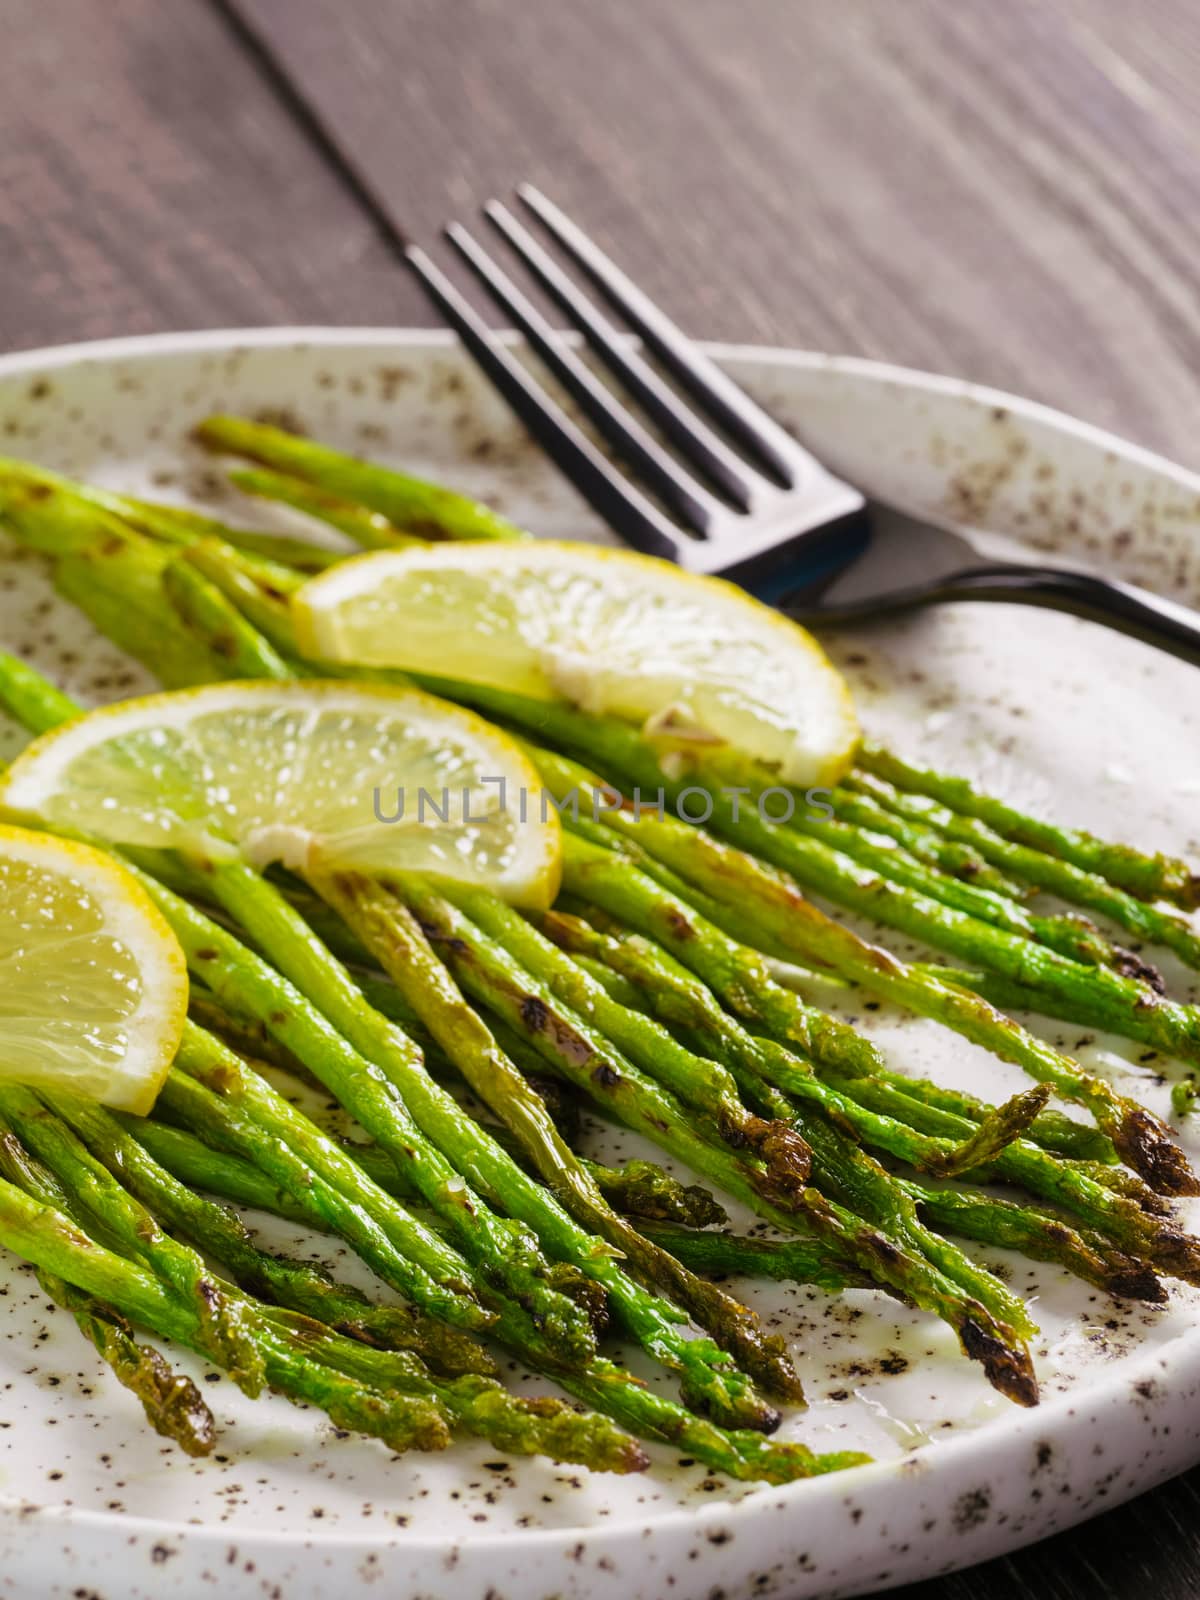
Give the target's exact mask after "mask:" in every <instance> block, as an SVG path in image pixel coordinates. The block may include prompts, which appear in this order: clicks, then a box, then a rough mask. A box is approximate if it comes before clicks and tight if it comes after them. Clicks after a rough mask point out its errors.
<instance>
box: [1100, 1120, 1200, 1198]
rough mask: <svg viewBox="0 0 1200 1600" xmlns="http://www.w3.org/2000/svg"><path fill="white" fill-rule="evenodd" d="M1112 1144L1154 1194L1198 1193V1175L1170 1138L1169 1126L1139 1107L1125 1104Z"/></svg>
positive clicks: (1199, 1182) (1199, 1189) (1199, 1185)
mask: <svg viewBox="0 0 1200 1600" xmlns="http://www.w3.org/2000/svg"><path fill="white" fill-rule="evenodd" d="M1113 1143H1114V1144H1115V1145H1116V1147H1117V1151H1118V1153H1119V1154H1120V1156H1121V1159H1122V1160H1123V1161H1125V1162H1126V1163H1127V1164H1128V1165H1129V1166H1131V1167H1132V1168H1133V1170H1134V1171H1135V1172H1136V1173H1138V1174H1139V1176H1140V1177H1142V1178H1144V1179H1145V1180H1146V1182H1147V1183H1148V1184H1149V1185H1150V1187H1151V1188H1152V1189H1153V1190H1154V1191H1155V1192H1156V1193H1157V1194H1169V1195H1194V1194H1200V1178H1197V1176H1196V1174H1195V1173H1194V1172H1193V1171H1192V1168H1191V1166H1190V1164H1189V1162H1188V1159H1187V1157H1186V1156H1185V1155H1184V1153H1183V1151H1182V1150H1181V1149H1180V1148H1179V1146H1178V1145H1177V1144H1176V1143H1175V1141H1174V1139H1173V1138H1172V1137H1171V1132H1170V1129H1169V1128H1168V1127H1167V1126H1166V1125H1165V1124H1164V1123H1163V1122H1160V1121H1159V1119H1158V1118H1157V1117H1156V1116H1155V1115H1154V1113H1153V1112H1151V1111H1147V1110H1146V1109H1145V1108H1144V1107H1143V1106H1139V1105H1134V1104H1133V1103H1127V1105H1126V1107H1125V1115H1124V1116H1123V1118H1122V1120H1121V1124H1120V1127H1119V1128H1118V1129H1117V1130H1116V1132H1115V1133H1114V1134H1113Z"/></svg>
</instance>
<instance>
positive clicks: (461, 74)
mask: <svg viewBox="0 0 1200 1600" xmlns="http://www.w3.org/2000/svg"><path fill="white" fill-rule="evenodd" d="M3 17H4V23H5V40H4V46H3V48H2V49H0V349H5V348H7V349H15V348H20V347H22V346H32V345H39V344H51V343H59V342H61V341H65V340H72V339H88V338H96V337H103V336H108V335H114V334H127V333H141V332H149V331H152V330H155V329H173V328H196V327H221V326H238V325H246V324H251V323H273V322H274V323H278V322H301V323H302V322H331V323H344V324H355V323H356V324H370V323H376V324H379V323H392V324H396V323H400V324H403V323H427V322H428V321H429V320H430V314H429V312H428V310H427V308H426V305H425V303H424V301H423V300H422V298H421V296H420V294H419V293H418V292H417V290H416V289H415V287H414V285H413V284H412V283H411V282H410V281H409V280H408V278H407V277H406V275H405V274H404V272H403V271H401V270H399V269H398V267H397V265H396V260H395V246H396V242H397V239H398V238H399V237H401V236H402V235H413V236H416V237H419V238H422V239H429V238H431V237H432V236H433V235H434V233H435V230H436V228H437V226H438V224H439V223H440V222H441V221H442V220H443V219H445V218H446V217H447V216H449V215H451V214H457V215H460V216H467V215H469V214H470V213H471V211H472V208H473V207H474V206H475V205H476V204H477V203H478V202H479V201H481V200H483V199H485V198H486V197H487V196H489V195H490V194H492V193H497V192H503V191H505V190H506V189H508V188H509V187H510V186H511V185H512V183H513V182H514V181H515V180H516V179H518V178H521V177H524V178H530V179H533V180H534V181H536V182H539V183H541V184H542V185H543V186H544V187H546V188H547V189H548V190H549V191H550V192H551V193H552V194H553V195H555V196H556V197H558V198H559V199H561V200H562V201H563V203H564V204H565V205H566V206H567V207H568V208H569V209H571V210H573V211H575V212H576V213H578V214H579V215H580V216H581V217H582V218H583V219H584V220H585V221H586V223H587V225H588V226H589V228H591V229H592V230H593V231H594V232H595V233H596V234H597V235H598V236H599V237H600V239H601V240H602V241H604V242H605V243H607V244H609V245H610V246H611V247H612V248H613V250H614V253H615V254H617V255H618V257H619V258H620V259H621V260H622V261H623V262H624V263H625V264H626V265H627V266H629V267H630V268H631V269H632V271H633V272H634V274H635V275H636V276H637V277H639V278H640V279H641V280H642V281H643V282H644V284H645V285H646V286H647V287H648V288H649V289H650V290H651V292H652V293H654V294H655V295H657V296H659V297H660V298H661V299H662V300H663V301H664V302H665V303H666V304H667V305H668V306H669V307H671V308H672V310H673V311H674V312H676V313H677V315H678V316H679V318H680V319H681V321H683V323H684V324H685V326H687V327H689V328H690V329H692V330H693V331H695V332H696V333H700V334H708V335H711V336H715V337H724V338H729V339H739V340H759V341H763V342H780V343H784V344H792V345H803V346H811V347H812V348H815V349H822V350H835V351H842V352H849V353H855V354H860V355H867V356H880V357H886V358H888V359H889V360H894V361H899V362H904V363H908V364H910V365H913V366H918V367H926V368H932V369H934V370H937V371H941V372H948V373H955V374H960V375H962V376H964V377H968V378H973V379H977V380H980V381H982V382H985V383H992V384H997V385H999V386H1001V387H1006V388H1011V389H1015V390H1017V391H1019V392H1020V393H1022V394H1026V395H1030V396H1034V397H1036V398H1037V399H1040V400H1044V401H1047V402H1049V403H1050V404H1052V405H1056V406H1061V407H1063V408H1065V409H1066V410H1068V411H1071V412H1074V413H1075V414H1077V415H1079V416H1081V417H1085V418H1088V419H1089V420H1091V421H1093V422H1097V423H1101V424H1104V425H1106V426H1109V427H1112V428H1114V429H1116V430H1118V431H1119V432H1121V433H1123V434H1126V435H1128V436H1129V437H1131V438H1134V439H1137V440H1139V441H1140V442H1141V443H1143V444H1146V445H1149V446H1151V447H1153V448H1156V449H1160V450H1163V451H1165V452H1167V453H1168V454H1170V455H1173V456H1174V457H1176V458H1177V459H1178V460H1180V461H1183V462H1185V463H1187V464H1189V465H1191V466H1193V467H1200V406H1198V405H1197V384H1196V373H1197V370H1198V369H1200V72H1198V71H1197V67H1198V66H1200V13H1198V12H1196V11H1195V9H1194V8H1192V7H1191V6H1189V4H1188V0H1150V3H1144V4H1143V5H1141V6H1137V7H1130V6H1128V5H1125V4H1123V3H1122V0H1052V3H1049V0H903V3H902V4H899V3H896V0H607V3H602V4H597V3H596V0H5V4H4V7H3ZM1198 1511H1200V1472H1198V1473H1193V1474H1191V1475H1190V1476H1188V1477H1185V1478H1182V1479H1179V1480H1177V1481H1176V1482H1175V1483H1173V1484H1171V1485H1170V1486H1169V1487H1167V1488H1164V1489H1160V1490H1158V1491H1157V1492H1155V1493H1153V1494H1150V1495H1147V1496H1145V1497H1144V1498H1143V1499H1141V1500H1139V1501H1137V1502H1135V1503H1134V1504H1133V1505H1131V1506H1127V1507H1125V1508H1123V1509H1121V1510H1118V1511H1115V1512H1112V1513H1110V1514H1109V1515H1108V1516H1106V1517H1104V1518H1101V1519H1099V1520H1097V1521H1095V1522H1092V1523H1089V1524H1088V1525H1087V1526H1086V1527H1084V1528H1082V1529H1080V1530H1078V1531H1076V1532H1073V1533H1067V1534H1063V1535H1061V1536H1059V1537H1057V1538H1055V1539H1052V1540H1050V1541H1049V1542H1048V1543H1046V1544H1044V1545H1041V1546H1039V1547H1037V1548H1036V1549H1034V1550H1032V1551H1028V1552H1026V1553H1024V1554H1022V1555H1018V1556H1016V1557H1014V1558H1012V1559H1010V1560H1003V1561H997V1562H993V1563H991V1564H990V1565H989V1566H987V1567H983V1568H977V1569H975V1570H974V1571H971V1572H968V1573H963V1574H960V1575H957V1576H953V1577H949V1578H946V1579H943V1580H941V1581H939V1582H937V1583H930V1584H924V1585H919V1586H917V1587H916V1588H913V1589H910V1590H907V1591H905V1593H906V1594H907V1595H908V1596H910V1597H911V1600H917V1597H919V1600H952V1597H953V1600H965V1597H967V1596H970V1597H972V1600H976V1597H978V1600H984V1597H992V1596H995V1597H997V1600H999V1597H1000V1596H1006V1597H1011V1596H1012V1595H1014V1594H1028V1595H1031V1596H1034V1595H1036V1596H1038V1597H1039V1600H1055V1597H1067V1596H1070V1597H1074V1596H1080V1597H1081V1600H1082V1597H1083V1596H1085V1595H1086V1596H1087V1597H1088V1600H1095V1597H1097V1596H1115V1597H1122V1600H1125V1597H1133V1596H1136V1595H1141V1594H1142V1593H1151V1594H1153V1596H1154V1600H1176V1597H1178V1600H1185V1597H1186V1600H1190V1597H1191V1596H1193V1595H1195V1594H1196V1593H1197V1591H1198V1590H1200V1533H1198V1532H1197V1528H1198V1517H1197V1513H1198Z"/></svg>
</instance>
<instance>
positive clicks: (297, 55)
mask: <svg viewBox="0 0 1200 1600" xmlns="http://www.w3.org/2000/svg"><path fill="white" fill-rule="evenodd" d="M235 3H236V4H237V6H238V7H239V8H240V10H241V12H242V13H243V14H244V15H245V16H246V17H247V19H248V20H249V21H250V22H251V23H252V24H253V25H254V26H255V27H256V28H257V29H258V30H259V32H260V35H261V36H262V37H264V38H265V39H267V40H268V41H269V43H270V46H271V48H272V49H273V50H274V51H275V52H277V55H278V58H279V60H280V61H281V62H282V63H283V64H284V65H285V66H286V69H287V71H288V72H289V74H290V75H291V77H292V79H293V81H294V82H295V83H296V84H297V86H298V87H299V88H300V90H301V91H302V92H303V93H304V94H305V95H306V96H307V98H308V99H309V101H310V102H311V104H312V105H313V106H314V107H315V108H316V110H317V111H318V113H319V114H320V116H321V118H322V120H323V122H324V124H325V126H326V127H327V128H328V130H329V131H330V133H331V134H332V135H333V137H334V138H335V139H336V140H337V141H338V143H339V145H340V147H341V148H342V150H343V151H344V152H345V153H346V155H347V157H348V158H349V159H350V160H352V161H353V162H354V163H355V164H356V165H357V167H358V170H359V171H360V172H361V173H362V175H363V177H364V179H365V181H366V183H367V184H368V185H369V187H370V189H371V190H372V192H373V194H374V196H375V197H376V198H377V201H378V202H379V204H381V205H382V206H383V207H384V209H385V210H386V211H387V213H388V214H389V215H390V216H391V218H392V219H393V220H394V222H395V223H396V225H397V226H398V227H399V228H401V229H403V230H409V231H411V232H413V233H415V234H418V235H420V236H421V237H423V238H428V237H430V236H432V235H433V233H434V231H435V229H436V228H437V226H438V224H439V223H440V222H441V221H443V220H444V219H445V218H446V217H448V216H451V215H455V216H459V217H468V216H470V215H471V214H472V212H473V211H474V209H475V207H476V206H477V205H478V203H479V202H480V201H481V200H483V199H485V198H486V197H487V196H488V195H490V194H492V193H495V192H497V191H500V192H503V191H505V190H507V189H508V188H510V187H511V185H512V184H513V182H514V181H515V180H517V179H518V178H521V177H530V178H533V179H534V180H536V181H538V182H539V183H541V184H542V185H543V186H545V187H546V188H547V189H548V190H549V192H551V193H552V194H553V195H555V196H556V197H558V198H560V199H561V201H562V203H563V204H565V205H566V206H567V207H568V208H569V209H571V210H572V211H573V212H575V213H576V214H577V215H578V216H579V218H580V220H582V221H584V223H585V225H586V226H588V227H589V228H590V229H591V230H593V231H594V232H595V233H596V234H597V235H598V236H599V237H600V239H601V240H602V241H603V242H605V243H606V244H608V245H609V246H610V247H612V248H613V249H614V250H615V251H616V252H617V253H618V254H619V256H620V257H621V259H622V260H623V261H624V263H625V264H626V265H627V266H628V267H629V268H630V269H631V270H632V271H633V272H634V273H635V275H637V276H638V277H639V278H640V279H641V280H642V281H644V283H645V284H646V286H647V287H648V288H649V289H650V291H651V292H652V293H653V294H655V295H656V296H659V297H660V298H661V299H662V300H663V301H664V302H666V303H667V304H668V305H669V306H670V307H672V308H673V309H674V310H675V311H676V313H677V314H678V315H679V316H680V318H681V320H683V321H684V323H685V324H686V325H687V326H689V327H690V328H692V329H694V330H695V331H697V332H701V333H708V334H712V335H716V336H718V337H723V338H731V339H750V340H755V339H757V340H772V341H781V342H785V343H796V344H802V345H810V346H815V347H818V348H825V349H833V350H839V351H848V352H853V353H857V354H865V355H871V356H879V357H886V358H888V359H892V360H896V361H900V362H904V363H908V364H912V365H915V366H921V367H928V368H933V369H935V370H940V371H946V372H954V373H959V374H962V375H964V376H967V377H971V378H975V379H977V380H980V381H984V382H990V383H994V384H997V385H999V386H1001V387H1005V388H1010V389H1014V390H1016V391H1018V392H1021V393H1025V394H1029V395H1032V396H1033V397H1035V398H1038V399H1042V400H1045V401H1048V402H1050V403H1052V404H1055V405H1059V406H1062V407H1065V408H1066V409H1068V410H1070V411H1073V412H1075V413H1077V414H1079V415H1081V416H1084V417H1087V418H1089V419H1091V420H1094V421H1096V422H1100V423H1103V424H1106V425H1109V426H1112V427H1115V428H1117V429H1119V430H1120V431H1123V432H1125V433H1127V434H1129V435H1131V436H1132V437H1134V438H1136V439H1138V440H1140V441H1142V442H1144V443H1146V444H1148V445H1151V446H1155V447H1158V448H1161V449H1164V450H1166V451H1168V452H1170V453H1173V454H1174V455H1176V456H1177V457H1178V458H1180V459H1182V460H1185V461H1187V462H1190V463H1191V464H1193V465H1200V436H1198V430H1197V426H1196V423H1197V420H1198V416H1197V404H1196V385H1195V376H1194V375H1195V372H1196V369H1197V365H1198V358H1200V319H1198V318H1197V315H1196V313H1197V311H1198V310H1200V165H1198V163H1197V160H1196V151H1195V147H1194V144H1193V142H1192V137H1188V136H1186V135H1185V134H1184V133H1183V132H1182V131H1181V128H1180V125H1179V122H1178V121H1177V120H1175V119H1174V118H1171V119H1168V118H1164V117H1162V116H1160V115H1158V114H1157V113H1156V110H1155V107H1154V106H1153V105H1147V104H1146V103H1145V99H1144V96H1143V95H1142V94H1141V93H1139V92H1138V90H1137V87H1136V85H1131V84H1130V83H1129V82H1127V81H1126V80H1125V79H1123V78H1122V76H1121V75H1120V74H1119V73H1116V72H1114V71H1113V70H1111V62H1110V61H1107V60H1105V61H1104V62H1100V61H1098V59H1097V47H1096V42H1095V34H1094V29H1093V30H1092V31H1091V32H1088V31H1087V30H1085V29H1084V28H1083V26H1082V24H1081V23H1080V22H1079V21H1078V19H1077V17H1075V16H1073V15H1072V14H1070V13H1069V12H1066V13H1064V12H1062V11H1060V10H1058V9H1056V8H1047V7H1046V6H1045V5H1044V3H1043V0H1006V4H1004V5H1003V6H993V5H989V4H986V3H985V0H970V3H967V4H949V3H947V0H906V3H905V4H904V5H903V6H895V5H887V4H881V3H879V0H839V3H838V4H837V5H822V4H818V3H813V0H808V3H803V0H801V3H797V0H745V3H743V4H740V5H736V6H732V5H729V4H728V3H727V0H689V3H688V4H687V5H686V6H680V5H678V4H677V3H676V0H619V3H613V4H608V5H603V6H596V5H594V4H591V3H589V0H557V3H554V4H539V3H533V0H526V3H524V4H513V3H512V0H455V4H454V5H453V6H449V7H447V6H446V5H445V4H444V3H442V0H358V3H356V4H354V5H352V6H345V5H343V4H341V3H340V0H235ZM1115 3H1116V0H1113V5H1114V6H1115ZM1079 4H1080V5H1081V6H1086V4H1087V0H1079ZM1180 9H1181V10H1182V6H1181V7H1180ZM1129 27H1130V29H1131V30H1132V28H1133V27H1134V23H1133V22H1132V20H1131V22H1130V24H1129ZM1085 32H1086V33H1087V40H1086V42H1087V45H1088V47H1087V48H1085V47H1084V43H1085V41H1084V34H1085ZM1166 93H1167V91H1166V90H1164V91H1163V94H1164V95H1165V94H1166ZM1172 103H1173V104H1175V103H1176V102H1175V101H1174V100H1173V101H1172ZM1179 106H1180V114H1181V115H1183V116H1185V117H1186V115H1187V113H1188V107H1187V106H1186V105H1185V104H1183V103H1182V102H1179ZM1198 123H1200V107H1193V108H1192V123H1191V132H1192V136H1193V137H1194V136H1195V133H1196V126H1197V124H1198ZM419 304H420V301H419V299H418V297H417V296H416V295H415V294H414V293H411V292H409V293H408V295H407V296H406V297H405V298H404V299H403V301H402V305H403V307H404V312H405V314H406V315H407V314H409V312H410V309H411V311H412V312H413V313H415V311H416V308H417V307H418V306H419Z"/></svg>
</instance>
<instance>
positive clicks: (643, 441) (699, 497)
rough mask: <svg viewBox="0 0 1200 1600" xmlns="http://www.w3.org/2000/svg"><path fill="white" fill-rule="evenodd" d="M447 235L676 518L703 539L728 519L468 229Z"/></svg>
mask: <svg viewBox="0 0 1200 1600" xmlns="http://www.w3.org/2000/svg"><path fill="white" fill-rule="evenodd" d="M446 237H447V238H448V239H449V241H450V243H451V244H452V245H453V246H454V247H455V249H456V250H457V251H458V252H459V254H460V255H461V256H462V258H463V260H464V261H465V262H466V263H467V265H468V266H469V267H470V268H471V270H472V271H473V272H474V273H475V275H476V276H477V277H478V278H479V279H480V281H481V282H482V283H483V285H484V287H485V288H486V289H487V290H488V291H489V292H490V293H491V295H492V297H493V298H494V299H495V300H496V301H497V303H498V304H499V305H500V306H501V307H503V309H504V310H505V311H506V312H507V313H508V314H509V316H511V317H512V319H513V321H514V322H515V323H516V325H517V327H518V328H520V329H521V331H522V333H524V335H525V337H526V338H527V339H528V340H529V342H530V344H531V345H532V346H533V348H534V349H535V350H536V351H537V353H538V355H539V356H541V358H542V360H543V361H544V362H545V363H546V365H547V366H548V367H549V368H550V370H551V372H552V373H553V374H554V376H555V377H556V378H557V379H558V380H559V382H560V383H561V384H562V385H563V387H564V388H565V389H566V390H567V392H568V393H569V394H570V395H572V396H573V397H574V399H575V400H576V402H577V403H578V405H579V407H580V409H581V410H582V411H583V413H584V415H585V416H586V417H588V418H589V419H590V420H591V421H592V423H594V425H595V426H596V428H597V429H598V430H599V432H600V433H601V434H602V435H603V437H604V438H605V439H607V440H608V442H609V444H610V445H612V447H613V449H614V450H616V451H617V452H618V454H620V455H623V456H624V457H625V459H626V460H627V461H628V462H629V464H630V465H631V466H632V467H634V468H635V469H636V470H638V471H640V472H641V473H642V475H643V476H644V477H645V478H647V479H648V480H649V482H650V484H651V487H652V488H654V489H655V490H656V491H657V492H658V493H659V494H660V495H661V496H662V497H663V499H664V500H666V501H667V502H668V503H669V504H670V505H671V506H672V507H673V509H674V510H675V512H676V514H677V515H678V516H680V517H681V518H682V519H683V521H684V522H686V523H687V524H688V525H689V526H690V527H692V528H694V529H695V530H696V532H697V533H699V534H702V535H703V534H707V533H708V532H710V531H711V530H712V529H713V528H714V526H715V525H716V524H717V523H718V522H720V521H721V520H722V519H724V520H728V517H729V513H728V512H727V511H726V509H725V507H724V506H722V505H721V504H720V503H719V502H718V501H717V500H715V499H714V498H713V496H712V495H711V494H709V492H708V490H707V489H706V488H705V487H704V486H703V484H701V483H698V482H697V481H696V479H695V478H693V477H692V475H691V473H689V472H687V471H686V470H685V469H684V468H683V467H681V466H680V465H679V463H678V462H677V461H676V460H675V459H674V457H672V456H670V455H668V454H667V452H666V451H665V450H664V449H663V448H662V446H661V445H659V444H658V442H657V441H656V440H655V439H652V438H651V437H650V435H649V434H648V433H647V432H646V430H645V429H644V428H642V427H641V426H640V425H639V423H638V422H637V421H636V419H635V418H633V417H632V416H630V414H629V413H628V412H627V411H626V410H625V408H624V407H623V406H622V405H621V404H620V402H619V401H618V400H617V399H616V397H615V396H614V395H613V394H612V393H610V391H609V390H608V389H606V388H605V386H604V385H603V384H602V383H601V382H600V380H599V378H597V377H596V375H595V373H594V372H592V370H591V369H590V368H589V367H588V366H586V365H585V363H584V362H582V361H581V360H580V359H579V357H578V356H577V355H576V354H575V352H574V350H572V349H571V348H570V346H569V345H567V344H566V343H565V342H564V341H563V339H562V338H561V336H560V335H559V334H557V333H556V332H555V331H554V329H553V328H551V327H550V325H549V324H548V323H547V322H546V320H545V318H544V317H543V316H542V315H541V313H540V312H539V311H538V310H537V308H536V307H535V306H534V305H533V304H532V302H531V301H530V300H529V299H527V298H526V296H525V295H524V294H522V293H521V291H520V289H518V288H517V286H516V284H515V283H514V282H513V281H512V279H511V278H510V277H509V276H508V275H507V273H505V272H504V271H503V270H502V269H501V268H500V267H499V266H497V264H496V263H495V262H494V261H493V260H492V258H491V257H490V256H489V255H488V254H487V252H486V251H485V250H484V249H483V247H482V246H481V245H480V244H479V243H478V242H477V241H476V240H475V239H474V238H472V236H471V235H470V234H469V233H468V232H467V230H466V229H465V228H464V227H462V226H461V224H459V223H455V224H453V225H452V226H451V227H449V228H447V229H446Z"/></svg>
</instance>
